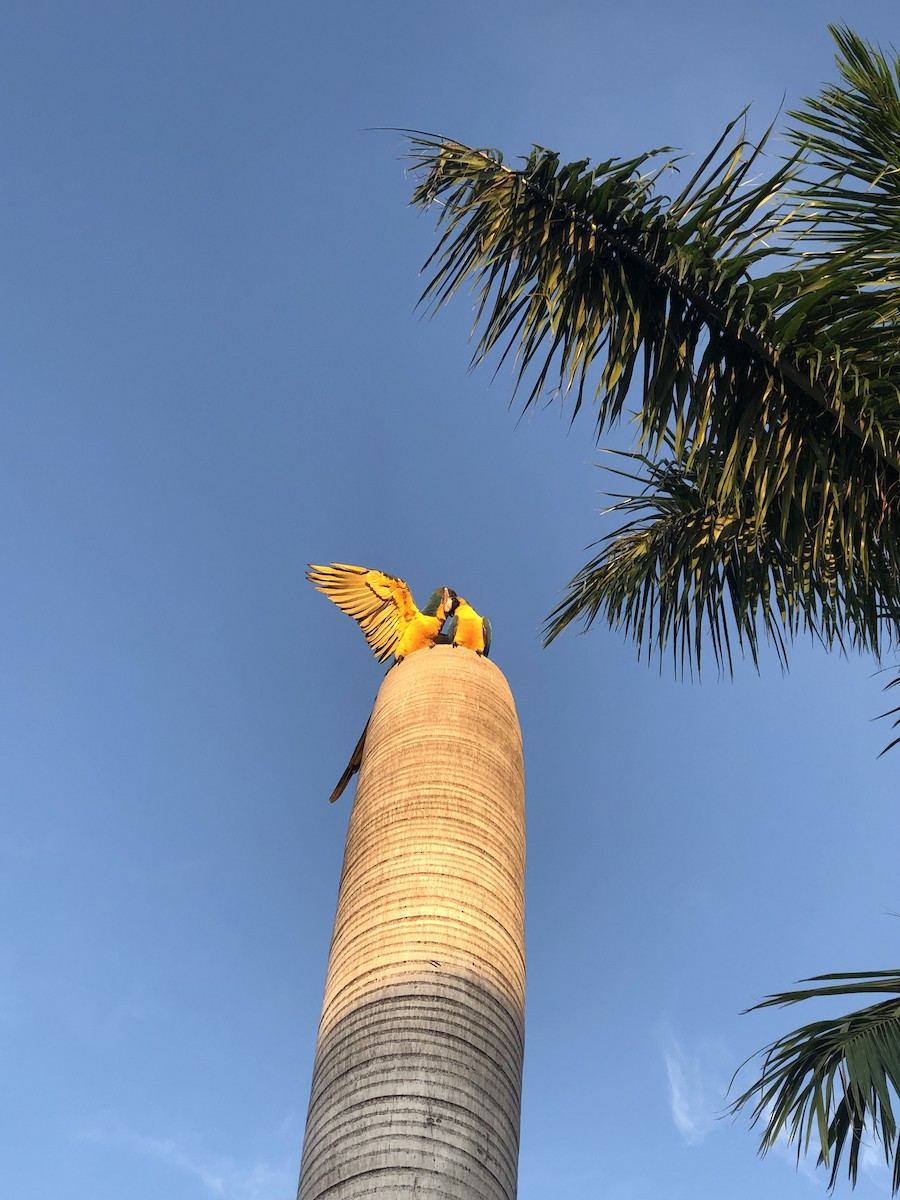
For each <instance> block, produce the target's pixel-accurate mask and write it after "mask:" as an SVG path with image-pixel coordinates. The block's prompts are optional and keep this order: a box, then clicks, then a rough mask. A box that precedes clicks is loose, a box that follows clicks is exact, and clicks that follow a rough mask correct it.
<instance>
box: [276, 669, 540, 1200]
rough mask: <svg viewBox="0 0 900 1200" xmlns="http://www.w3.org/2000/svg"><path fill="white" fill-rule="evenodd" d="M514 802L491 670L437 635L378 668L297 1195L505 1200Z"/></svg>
mask: <svg viewBox="0 0 900 1200" xmlns="http://www.w3.org/2000/svg"><path fill="white" fill-rule="evenodd" d="M524 798H525V796H524V770H523V765H522V747H521V736H520V733H519V725H518V720H517V718H516V710H515V705H514V704H513V699H512V696H511V695H510V691H509V687H508V686H507V684H506V680H505V679H504V678H503V675H502V674H501V672H500V671H499V670H498V668H497V667H496V666H494V665H493V664H492V663H490V662H488V661H487V659H484V658H482V657H480V656H478V655H476V654H474V653H471V652H470V651H468V650H464V649H460V650H457V649H454V648H452V647H449V646H438V647H435V648H434V649H431V650H428V651H427V652H426V651H424V650H422V651H419V652H417V653H415V654H412V655H410V656H409V657H408V658H407V659H405V660H404V661H403V662H402V663H400V664H399V665H398V666H396V667H394V668H392V669H391V670H390V671H389V672H388V674H387V676H386V678H385V681H384V683H383V684H382V686H381V690H380V691H379V694H378V699H377V700H376V703H375V708H374V710H373V713H372V717H371V721H370V724H369V729H368V734H367V738H366V746H365V752H364V756H363V761H362V767H361V770H360V776H359V784H358V787H357V793H356V799H355V802H354V805H353V811H352V813H351V816H350V826H349V830H348V833H347V845H346V850H345V855H344V866H343V872H342V875H341V884H340V892H339V897H338V907H337V916H336V918H335V923H334V935H333V938H332V943H331V953H330V957H329V963H328V975H327V979H326V984H325V999H324V1003H323V1007H322V1020H321V1024H320V1026H319V1036H318V1043H317V1048H316V1057H315V1066H314V1070H313V1082H312V1091H311V1098H310V1106H309V1113H308V1117H307V1125H306V1138H305V1141H304V1148H303V1162H302V1166H301V1172H300V1186H299V1191H298V1198H299V1200H313V1198H317V1197H321V1196H325V1195H327V1196H328V1200H348V1198H349V1197H361V1196H371V1195H373V1194H375V1193H376V1192H377V1193H378V1194H380V1195H391V1196H393V1195H400V1194H406V1193H410V1194H411V1193H412V1192H415V1194H416V1195H417V1196H422V1197H438V1196H440V1197H446V1196H448V1195H454V1196H478V1197H480V1198H484V1200H514V1197H515V1194H516V1177H517V1161H518V1143H519V1108H520V1096H521V1077H522V1055H523V1046H524V1005H525V941H524V870H525V825H524Z"/></svg>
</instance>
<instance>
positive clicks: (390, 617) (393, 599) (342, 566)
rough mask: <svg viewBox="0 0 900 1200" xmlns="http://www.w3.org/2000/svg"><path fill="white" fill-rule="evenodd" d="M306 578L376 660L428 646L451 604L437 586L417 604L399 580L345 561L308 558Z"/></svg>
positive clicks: (451, 595) (447, 591)
mask: <svg viewBox="0 0 900 1200" xmlns="http://www.w3.org/2000/svg"><path fill="white" fill-rule="evenodd" d="M306 578H307V579H308V580H309V581H310V583H314V584H315V585H316V590H317V591H320V592H322V593H323V594H324V595H326V596H327V597H328V599H329V600H333V601H334V602H335V604H336V605H337V606H338V608H339V609H341V610H342V611H343V612H345V613H347V615H348V616H351V617H352V618H353V619H354V621H356V622H357V624H358V625H359V627H360V629H361V630H362V631H363V634H364V636H365V639H366V641H367V642H368V643H369V645H370V646H371V648H372V651H373V653H374V655H375V657H376V658H377V659H378V661H379V662H384V661H385V659H387V658H390V657H391V655H393V656H394V661H395V662H401V661H402V660H403V659H404V658H406V656H407V655H408V654H412V653H413V652H414V651H415V650H424V649H425V647H426V646H433V645H434V644H435V642H436V641H437V638H438V636H439V634H440V632H441V629H442V628H443V625H444V622H445V621H446V619H447V617H449V616H450V614H451V613H452V612H453V611H454V608H455V607H456V600H457V596H456V592H454V591H453V589H452V588H447V587H444V588H438V589H437V590H436V591H434V592H432V593H431V595H430V596H429V598H428V603H427V604H426V605H425V607H424V608H422V609H419V608H417V607H416V604H415V601H414V600H413V598H412V594H411V592H410V590H409V588H408V587H407V586H406V584H405V583H404V582H403V580H402V579H398V578H397V577H396V576H395V575H385V574H383V572H381V571H370V570H369V569H368V568H367V567H353V566H350V565H348V564H347V563H329V564H328V566H324V567H320V566H316V564H315V563H310V564H309V570H308V571H307V572H306Z"/></svg>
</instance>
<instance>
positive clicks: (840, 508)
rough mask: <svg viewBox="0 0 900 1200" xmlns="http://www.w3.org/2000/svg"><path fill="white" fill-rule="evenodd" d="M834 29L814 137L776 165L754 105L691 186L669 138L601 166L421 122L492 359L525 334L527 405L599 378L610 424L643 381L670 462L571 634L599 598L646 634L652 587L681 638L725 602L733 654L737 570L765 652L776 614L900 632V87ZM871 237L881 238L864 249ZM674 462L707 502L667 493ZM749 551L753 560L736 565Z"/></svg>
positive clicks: (450, 279) (645, 420) (723, 654)
mask: <svg viewBox="0 0 900 1200" xmlns="http://www.w3.org/2000/svg"><path fill="white" fill-rule="evenodd" d="M835 36H836V37H837V38H838V44H839V48H840V49H841V51H842V53H843V55H844V57H843V58H839V60H838V67H839V70H840V72H841V75H842V83H841V84H840V85H839V86H837V87H835V88H832V89H830V90H829V91H828V93H827V97H826V98H823V99H821V100H820V101H810V102H807V108H806V109H804V110H803V113H801V115H800V116H799V117H797V114H795V118H796V119H797V120H798V121H799V123H800V126H802V125H803V120H804V119H806V120H807V126H806V128H805V129H801V132H798V133H797V134H796V139H797V141H798V148H797V151H796V153H795V154H794V155H793V156H792V157H790V158H788V159H787V160H780V161H779V160H774V161H775V165H774V166H772V165H771V163H772V162H773V160H771V159H765V158H764V157H763V152H764V149H765V147H766V144H767V140H768V138H769V136H770V133H771V130H769V131H767V133H766V134H765V136H764V137H763V138H762V139H761V140H760V141H759V143H758V144H756V145H753V144H752V143H751V142H750V141H749V140H748V137H747V135H746V133H745V132H744V130H743V127H742V125H741V123H740V121H738V122H733V123H732V124H731V125H730V126H729V127H728V128H727V129H726V131H725V133H724V134H723V135H722V137H721V138H720V139H719V141H718V142H717V144H716V145H715V146H714V147H713V149H712V150H711V151H710V153H709V154H708V155H707V156H706V158H705V159H704V161H703V162H702V163H701V165H700V167H699V169H698V170H697V171H696V172H695V174H694V175H693V176H692V177H691V179H690V180H689V181H688V182H687V184H686V185H685V186H684V187H682V188H681V190H680V191H679V192H678V193H677V195H675V196H674V198H671V197H670V196H669V195H668V194H667V193H666V191H665V190H664V189H665V187H666V186H667V185H668V184H670V183H671V182H672V181H673V180H674V179H675V178H676V174H675V173H676V172H677V171H678V170H679V169H680V167H681V165H682V164H681V162H680V160H678V159H677V158H675V157H674V156H673V154H672V152H671V151H670V150H668V149H665V148H664V149H663V150H660V151H653V152H650V153H647V154H642V155H639V156H637V157H635V158H632V159H630V160H618V159H609V160H607V161H605V162H602V163H600V164H598V165H597V166H594V167H591V166H590V165H589V163H588V162H587V161H583V162H575V163H570V164H567V165H562V164H561V163H560V160H559V157H558V156H557V155H555V154H553V153H552V152H551V151H548V150H544V149H542V148H540V147H536V148H535V149H534V150H533V151H532V153H531V154H530V155H529V156H527V158H525V160H524V163H523V165H522V166H520V167H519V168H518V169H515V170H513V169H510V168H509V167H507V166H506V165H505V163H504V162H503V158H502V155H501V154H499V152H497V151H491V150H475V149H471V148H469V147H466V146H463V145H461V144H460V143H458V142H454V141H450V140H447V139H443V138H436V137H433V136H430V135H424V134H414V135H412V136H411V144H412V155H411V157H412V159H413V162H414V164H415V167H416V168H417V169H418V172H419V182H418V185H417V187H416V190H415V193H414V196H413V202H414V203H415V204H418V205H420V206H422V207H426V208H427V207H430V206H433V205H434V206H439V208H440V215H439V218H438V225H439V228H440V229H441V237H440V240H439V243H438V246H437V248H436V250H435V252H434V254H433V255H432V257H431V258H430V259H429V262H428V264H426V269H427V270H428V271H429V272H430V273H431V275H430V279H429V281H428V283H427V285H426V288H425V291H424V293H423V302H425V303H426V304H428V305H430V306H431V307H432V308H438V307H440V306H441V305H442V304H444V303H446V302H447V301H448V300H449V299H450V297H451V296H452V295H453V294H454V293H455V292H456V291H457V290H458V289H459V288H460V287H461V286H463V285H464V284H465V285H468V286H471V287H472V288H473V289H474V291H475V294H476V318H475V321H476V329H477V330H479V336H478V339H477V342H476V346H475V351H474V361H475V362H480V361H482V360H484V359H485V358H486V357H488V356H490V355H494V354H496V356H497V357H498V358H499V361H500V362H502V361H504V360H505V359H506V358H508V357H512V358H513V360H514V363H515V366H514V374H515V380H516V387H521V388H523V390H524V394H525V399H524V406H525V408H528V407H530V406H532V405H534V404H536V403H537V401H538V399H539V398H540V397H541V396H542V395H544V394H545V393H546V392H547V390H548V389H550V390H551V391H552V392H554V393H555V394H556V395H557V396H559V398H560V399H561V401H562V402H563V403H566V402H567V401H568V403H569V404H570V409H571V416H572V419H574V418H575V416H576V415H577V414H578V412H579V411H580V409H581V408H582V406H583V405H584V404H585V403H587V402H592V403H593V404H594V406H595V412H596V435H597V438H598V440H599V438H600V437H601V436H602V435H603V433H604V432H605V431H606V429H607V428H608V427H609V426H610V425H611V424H612V423H614V422H615V421H617V420H618V419H619V417H620V416H621V415H622V413H623V411H624V407H625V404H626V397H628V396H629V394H633V393H631V392H630V389H632V388H634V389H637V388H640V390H641V398H640V416H639V430H640V434H639V446H638V452H639V453H638V455H637V457H638V459H639V460H641V461H642V462H643V463H644V465H645V466H647V467H648V469H649V468H650V466H651V464H652V463H654V462H656V463H658V464H659V468H660V471H659V474H658V475H657V476H654V477H653V478H652V479H651V481H650V488H649V490H648V491H647V492H646V493H645V494H644V501H643V503H644V505H645V509H646V511H645V513H644V518H643V520H642V523H641V524H640V525H639V527H634V526H629V527H628V529H627V537H628V540H627V541H620V543H619V544H618V549H617V550H616V551H615V552H613V550H612V547H613V546H614V545H615V544H616V541H615V539H616V538H617V537H618V536H619V535H620V534H621V535H622V537H624V536H625V533H626V531H625V530H624V529H623V530H620V531H619V532H618V534H614V535H612V540H609V539H608V540H607V545H606V549H605V550H604V552H603V553H601V555H600V556H598V557H597V558H595V559H594V560H592V562H591V563H589V564H588V565H587V566H586V567H585V568H584V569H583V570H582V572H581V573H580V574H579V576H577V577H576V579H575V580H573V581H572V584H570V586H569V590H568V595H567V598H566V599H565V600H564V601H563V603H562V604H561V605H560V606H559V607H558V608H557V609H556V610H555V612H554V613H553V614H551V618H550V622H549V625H548V633H549V636H550V637H553V636H555V635H556V634H557V633H558V632H559V631H560V629H562V628H563V627H564V626H565V625H567V624H569V623H570V622H571V621H572V620H573V619H575V618H576V617H577V618H581V619H584V620H585V621H586V623H587V624H590V623H591V621H592V620H593V619H594V618H595V617H596V616H598V614H600V613H601V612H602V613H604V615H605V616H606V617H607V619H609V620H611V621H612V623H613V624H619V625H622V626H623V627H625V628H626V629H627V630H628V631H629V632H631V633H632V634H633V635H639V634H640V635H641V636H643V637H646V635H647V631H648V630H649V628H650V626H649V625H648V621H649V614H650V613H655V618H654V620H655V624H654V625H653V629H654V634H653V637H654V638H656V639H657V640H660V639H661V641H666V640H667V639H671V638H675V639H676V641H677V648H676V657H677V656H678V655H682V656H685V657H687V658H688V659H689V660H691V661H694V662H698V661H699V651H700V639H699V636H698V630H701V629H702V628H707V629H708V630H710V631H713V635H714V646H713V648H714V654H715V657H716V658H717V660H719V661H720V662H721V661H726V662H728V663H730V652H729V651H728V647H727V644H726V642H725V641H724V640H722V639H724V636H725V630H724V627H723V626H722V624H721V621H718V622H717V621H716V620H714V619H712V617H711V615H710V614H711V611H712V610H711V606H712V605H715V603H716V597H717V596H719V597H722V596H725V595H726V594H727V596H728V598H729V600H730V602H731V603H732V610H733V612H734V618H735V623H734V625H733V627H732V628H733V632H734V633H736V635H737V638H738V641H739V642H740V643H742V644H743V645H744V646H745V647H746V648H748V649H749V650H750V653H751V654H753V655H755V646H756V641H755V634H753V633H751V629H756V628H757V620H758V618H760V617H761V618H762V622H763V626H764V627H765V628H766V629H767V631H768V632H769V634H770V635H771V634H774V631H775V630H776V629H778V630H780V633H781V635H782V637H786V638H787V639H788V640H789V639H790V637H792V636H793V635H794V634H795V633H796V632H797V631H798V630H799V629H801V628H807V629H811V630H812V631H813V632H814V633H815V634H816V635H817V636H820V637H822V639H823V640H824V641H826V642H827V643H828V644H835V643H838V644H842V637H843V633H844V632H847V631H850V633H851V637H850V640H851V642H852V643H853V644H856V645H859V646H861V647H864V648H866V649H869V650H872V651H874V652H875V653H876V654H878V653H879V652H880V651H881V649H882V648H883V645H884V644H885V643H890V641H891V640H892V639H894V638H896V637H897V635H898V633H900V584H898V582H897V581H898V580H900V325H898V323H897V321H896V314H897V313H898V312H900V278H898V272H897V271H893V274H892V272H891V270H889V269H888V266H887V265H886V264H887V255H888V250H887V249H886V247H888V246H889V244H890V238H891V236H892V235H893V231H894V229H895V227H894V225H893V223H892V222H891V221H889V220H888V219H887V218H886V217H885V216H883V215H882V216H881V217H879V223H878V225H877V228H878V229H879V230H881V232H880V233H879V234H877V235H876V232H875V229H876V226H875V224H871V223H870V224H867V219H866V206H867V205H868V207H869V209H874V208H878V207H879V206H880V205H881V202H882V200H883V199H884V197H885V195H887V194H888V192H889V191H890V189H893V188H896V187H897V186H898V183H897V180H898V178H900V175H898V172H900V92H898V88H897V80H896V79H895V78H894V76H893V75H890V73H888V74H889V77H888V78H887V80H886V77H885V70H884V63H883V60H881V59H879V57H878V56H877V54H876V53H875V52H874V51H872V52H870V50H869V49H868V48H867V47H865V45H864V44H862V43H858V40H854V39H853V38H852V37H851V35H849V34H846V35H845V36H844V40H843V41H842V40H841V37H842V35H841V33H840V31H835ZM895 74H896V71H895ZM888 84H889V85H890V86H888ZM825 96H826V94H825V93H823V97H825ZM838 96H840V97H844V100H845V103H844V107H843V108H841V106H840V105H839V104H838V103H837V101H836V97H838ZM876 100H877V101H878V104H879V105H880V107H879V109H878V111H879V113H880V114H881V126H880V133H879V134H878V136H877V137H876V136H872V137H870V139H869V140H868V141H866V142H865V143H861V144H860V145H859V147H858V149H857V151H856V157H854V154H847V155H845V158H844V160H843V166H841V160H839V155H838V150H837V149H836V148H835V147H836V146H838V145H843V143H842V142H840V137H839V132H838V131H839V130H840V129H841V128H844V129H845V132H846V133H847V137H846V141H847V144H848V145H856V144H857V143H858V142H859V139H860V137H861V130H862V128H863V125H864V120H865V115H866V113H867V112H868V111H869V108H870V107H871V106H872V105H873V104H875V102H876ZM817 105H818V107H817ZM895 110H896V111H895ZM804 113H805V114H806V117H805V118H804V116H803V114H804ZM828 113H832V114H837V115H835V116H833V117H832V118H828V117H827V114H828ZM827 119H832V120H833V121H834V122H835V127H834V128H833V129H832V128H831V126H828V125H827ZM895 120H896V125H894V122H895ZM854 122H855V124H854ZM800 126H798V128H800ZM892 129H893V130H894V136H893V140H892V138H891V136H890V131H891V130H892ZM854 130H855V131H856V132H855V133H854ZM847 131H849V132H847ZM801 133H802V136H801ZM857 135H859V136H857ZM854 138H855V139H856V140H855V141H854ZM817 156H818V157H817ZM891 156H893V157H891ZM857 160H858V161H857ZM767 163H768V164H769V165H768V166H767V165H766V164H767ZM854 171H858V172H860V173H861V174H860V176H859V180H858V186H856V185H855V184H854V186H853V187H849V185H848V183H847V176H848V174H852V172H854ZM854 179H856V176H854ZM818 183H822V187H823V188H824V192H823V195H820V194H819V191H817V187H818ZM847 193H852V205H851V201H850V200H849V199H848V198H847ZM823 196H824V198H823ZM842 206H844V207H842ZM848 206H850V207H849V208H848ZM853 238H856V241H853ZM865 239H868V241H865ZM851 243H852V246H853V247H854V248H855V247H858V245H861V244H863V243H864V244H865V246H866V247H867V249H866V253H865V254H864V255H863V256H862V257H861V258H859V259H858V260H857V257H855V255H854V253H851ZM894 261H895V263H896V257H895V260H894ZM676 476H680V477H683V480H685V481H687V484H688V490H689V491H690V493H691V495H692V497H693V500H692V504H693V506H694V507H693V509H692V512H693V516H691V517H688V516H687V515H686V514H685V513H684V512H681V513H680V514H678V515H676V514H674V513H673V512H672V511H670V505H671V502H672V496H671V495H670V491H671V487H674V486H675V482H676ZM657 485H661V492H660V497H659V504H658V505H657V508H658V509H659V512H658V513H657V514H656V517H652V518H651V515H650V510H651V509H652V508H653V503H654V502H653V501H652V499H651V496H652V490H653V487H655V486H657ZM670 485H671V487H670ZM679 486H680V484H679ZM630 511H633V510H630ZM723 523H724V524H723ZM724 530H728V531H730V532H729V533H727V534H725V533H724V532H723V531H724ZM638 534H640V536H638ZM791 564H794V565H793V567H791ZM797 564H799V569H798V567H797ZM742 569H749V570H750V572H751V575H754V574H755V577H756V578H755V580H754V579H751V581H750V582H749V583H748V584H746V585H745V584H744V583H743V582H741V581H736V582H729V580H732V579H733V580H737V572H738V571H739V570H742ZM697 570H699V571H700V577H699V579H698V576H697ZM766 579H767V580H768V583H765V582H764V580H766ZM632 585H633V586H637V587H640V588H641V589H642V591H641V594H640V595H635V596H634V597H633V598H632V600H630V601H628V600H626V599H625V598H624V589H625V588H626V587H627V586H632ZM785 587H787V588H788V591H787V592H785V591H784V590H783V588H785ZM868 593H871V599H870V598H869V596H868V595H867V594H868ZM735 602H737V603H739V604H740V603H744V604H746V605H748V606H751V607H752V611H751V608H746V609H745V610H744V611H743V613H741V614H740V615H739V614H738V613H737V611H736V610H734V607H733V606H734V603H735ZM771 605H774V608H770V606H771ZM876 610H877V611H878V613H879V618H878V619H873V618H872V614H873V612H875V611H876ZM767 612H768V615H766V613H767ZM641 614H643V616H642V615H641ZM785 614H787V615H785ZM795 614H801V615H802V619H801V620H799V621H797V620H795V619H794V615H795ZM858 620H861V624H860V626H859V627H858V628H856V627H855V625H856V622H857V621H858ZM704 623H706V624H704ZM716 630H719V633H720V635H721V636H720V640H719V641H718V642H716V641H715V631H716ZM638 640H639V642H640V641H641V637H640V636H639V637H638Z"/></svg>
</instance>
